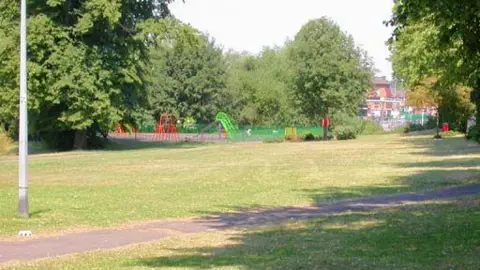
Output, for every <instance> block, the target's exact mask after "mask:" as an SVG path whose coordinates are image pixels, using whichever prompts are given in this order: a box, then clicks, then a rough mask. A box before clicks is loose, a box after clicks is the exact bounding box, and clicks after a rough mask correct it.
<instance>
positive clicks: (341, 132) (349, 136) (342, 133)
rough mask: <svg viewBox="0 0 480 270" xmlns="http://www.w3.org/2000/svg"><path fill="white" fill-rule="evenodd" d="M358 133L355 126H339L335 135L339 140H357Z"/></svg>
mask: <svg viewBox="0 0 480 270" xmlns="http://www.w3.org/2000/svg"><path fill="white" fill-rule="evenodd" d="M357 131H358V130H356V129H355V127H354V126H337V127H336V128H335V130H334V132H333V133H334V134H335V137H336V138H337V140H353V139H356V138H357Z"/></svg>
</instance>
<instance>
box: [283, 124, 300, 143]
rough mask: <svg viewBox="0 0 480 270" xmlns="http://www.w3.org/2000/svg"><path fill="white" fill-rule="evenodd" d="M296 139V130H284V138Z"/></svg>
mask: <svg viewBox="0 0 480 270" xmlns="http://www.w3.org/2000/svg"><path fill="white" fill-rule="evenodd" d="M297 137H298V134H297V128H292V127H290V128H285V138H286V139H290V140H296V139H297Z"/></svg>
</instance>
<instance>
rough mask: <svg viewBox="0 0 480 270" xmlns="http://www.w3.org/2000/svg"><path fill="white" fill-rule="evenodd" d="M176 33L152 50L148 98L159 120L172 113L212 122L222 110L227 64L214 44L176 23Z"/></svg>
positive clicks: (201, 35) (209, 39)
mask: <svg viewBox="0 0 480 270" xmlns="http://www.w3.org/2000/svg"><path fill="white" fill-rule="evenodd" d="M174 27H176V28H177V30H176V31H172V32H173V33H174V34H173V35H171V36H170V37H169V38H167V39H164V40H163V41H162V42H161V43H160V44H159V46H158V47H156V48H154V49H152V51H151V54H150V55H151V59H152V72H151V73H150V75H149V81H150V83H149V95H150V97H151V104H152V109H153V112H154V114H155V116H156V117H158V115H160V114H162V113H172V114H175V115H176V116H177V117H180V118H185V117H189V116H190V117H193V118H195V120H197V121H200V122H203V123H205V122H211V121H213V120H214V119H215V115H216V113H217V112H218V111H219V110H222V108H221V104H222V97H223V96H222V95H223V93H222V92H223V91H224V89H225V84H226V75H225V73H226V62H225V59H224V57H223V54H222V50H221V48H219V47H218V46H216V45H215V41H214V40H213V39H211V38H209V37H208V36H205V35H203V34H201V33H200V32H198V31H197V30H195V29H193V28H192V27H191V26H188V25H184V24H182V23H181V22H178V21H177V22H176V24H175V26H174Z"/></svg>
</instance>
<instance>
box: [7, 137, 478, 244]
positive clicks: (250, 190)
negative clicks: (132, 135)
mask: <svg viewBox="0 0 480 270" xmlns="http://www.w3.org/2000/svg"><path fill="white" fill-rule="evenodd" d="M130 148H132V149H131V150H130ZM479 161H480V148H479V147H478V146H477V145H476V144H473V143H471V144H469V143H468V142H466V141H465V140H463V139H462V138H450V139H446V140H440V141H434V140H431V139H430V138H421V137H419V138H416V137H412V138H402V137H400V136H398V135H385V136H376V137H365V138H362V139H360V140H355V141H347V142H339V141H333V142H313V143H283V144H262V143H251V144H225V145H188V144H186V145H180V146H178V147H175V146H169V147H159V146H158V145H141V146H138V145H137V146H136V147H131V146H124V147H117V148H115V149H113V150H110V151H95V152H70V153H60V154H43V155H33V156H31V158H30V170H29V175H30V205H31V209H30V210H31V218H30V219H28V220H24V219H22V218H19V217H18V216H17V215H16V212H17V160H16V157H14V156H7V157H4V156H3V157H0V206H1V207H0V238H4V239H5V238H7V237H9V236H13V235H15V234H16V233H17V232H18V231H19V230H20V229H31V230H32V231H33V232H34V233H35V234H37V235H42V234H46V233H52V232H62V231H65V230H70V229H85V228H92V227H107V226H118V225H121V224H122V223H126V222H131V221H143V220H152V219H162V218H177V217H191V216H200V215H205V214H209V213H216V212H227V211H231V210H235V209H239V208H245V207H256V206H262V207H278V206H289V205H304V204H310V203H313V202H315V201H318V202H328V201H334V200H339V199H345V198H352V197H363V196H374V195H379V194H386V193H396V192H403V191H411V190H423V189H429V188H436V187H440V186H447V185H457V184H463V183H467V182H473V181H478V179H479V178H480V168H479V167H478V164H479Z"/></svg>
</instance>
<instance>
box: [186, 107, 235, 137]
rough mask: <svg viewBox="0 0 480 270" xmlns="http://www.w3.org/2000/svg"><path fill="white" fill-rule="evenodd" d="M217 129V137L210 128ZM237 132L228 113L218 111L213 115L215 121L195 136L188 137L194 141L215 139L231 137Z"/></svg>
mask: <svg viewBox="0 0 480 270" xmlns="http://www.w3.org/2000/svg"><path fill="white" fill-rule="evenodd" d="M215 127H216V128H217V130H218V137H215V135H213V136H212V130H214V129H215ZM236 134H237V128H236V127H235V126H234V125H233V123H232V120H231V119H230V117H229V116H228V114H226V113H224V112H219V113H218V114H217V116H216V117H215V121H214V122H213V123H210V124H209V125H208V126H206V127H205V128H203V129H202V130H201V131H200V132H199V133H198V134H197V135H196V136H194V137H191V138H190V139H192V140H195V141H217V140H220V141H222V140H226V139H230V140H231V139H233V138H234V137H235V136H236Z"/></svg>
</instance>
